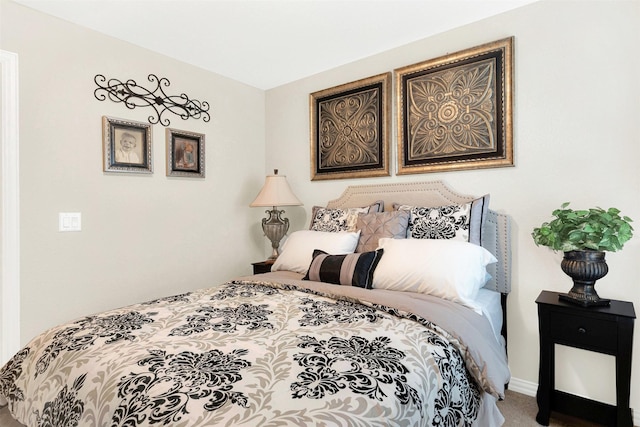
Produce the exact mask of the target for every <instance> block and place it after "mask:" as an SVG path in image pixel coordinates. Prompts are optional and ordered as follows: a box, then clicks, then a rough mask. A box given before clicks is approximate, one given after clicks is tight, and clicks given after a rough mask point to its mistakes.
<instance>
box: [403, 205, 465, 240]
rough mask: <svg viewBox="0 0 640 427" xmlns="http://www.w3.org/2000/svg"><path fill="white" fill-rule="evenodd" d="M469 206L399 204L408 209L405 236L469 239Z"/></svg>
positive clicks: (413, 237) (414, 237)
mask: <svg viewBox="0 0 640 427" xmlns="http://www.w3.org/2000/svg"><path fill="white" fill-rule="evenodd" d="M469 208H470V204H466V205H449V206H440V207H419V206H400V208H399V209H402V210H409V211H410V212H411V216H410V218H409V227H408V229H407V237H409V238H412V239H457V240H464V241H468V240H469V221H470V216H469Z"/></svg>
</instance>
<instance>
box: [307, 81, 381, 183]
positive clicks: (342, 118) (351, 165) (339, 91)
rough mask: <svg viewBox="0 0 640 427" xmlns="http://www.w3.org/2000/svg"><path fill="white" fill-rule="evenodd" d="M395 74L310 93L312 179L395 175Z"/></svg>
mask: <svg viewBox="0 0 640 427" xmlns="http://www.w3.org/2000/svg"><path fill="white" fill-rule="evenodd" d="M390 95H391V73H385V74H380V75H377V76H373V77H369V78H366V79H362V80H358V81H355V82H351V83H347V84H344V85H341V86H336V87H333V88H330V89H325V90H322V91H319V92H314V93H312V94H311V95H310V100H309V102H310V106H309V110H310V116H311V117H310V133H311V135H310V142H311V180H312V181H315V180H324V179H343V178H363V177H374V176H388V175H389V138H390V136H389V119H390V112H389V109H390V108H389V99H390Z"/></svg>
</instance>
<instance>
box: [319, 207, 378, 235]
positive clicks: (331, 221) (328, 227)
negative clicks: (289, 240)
mask: <svg viewBox="0 0 640 427" xmlns="http://www.w3.org/2000/svg"><path fill="white" fill-rule="evenodd" d="M368 212H369V207H365V208H349V209H329V208H318V209H316V211H315V215H314V216H313V218H312V219H311V230H313V231H325V232H339V231H354V230H355V227H356V223H357V222H358V214H360V213H368Z"/></svg>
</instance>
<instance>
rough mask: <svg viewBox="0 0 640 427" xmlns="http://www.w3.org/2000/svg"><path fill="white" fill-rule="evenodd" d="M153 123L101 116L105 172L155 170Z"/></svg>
mask: <svg viewBox="0 0 640 427" xmlns="http://www.w3.org/2000/svg"><path fill="white" fill-rule="evenodd" d="M151 147H152V144H151V125H150V124H149V123H143V122H136V121H133V120H126V119H117V118H114V117H107V116H102V167H103V169H102V170H103V171H105V172H109V173H111V172H116V173H145V174H150V173H153V161H152V156H151Z"/></svg>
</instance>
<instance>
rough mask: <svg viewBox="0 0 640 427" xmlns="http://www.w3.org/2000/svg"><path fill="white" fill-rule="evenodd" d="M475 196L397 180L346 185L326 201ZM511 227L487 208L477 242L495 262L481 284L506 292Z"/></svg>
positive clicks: (435, 201) (430, 201)
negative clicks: (488, 278)
mask: <svg viewBox="0 0 640 427" xmlns="http://www.w3.org/2000/svg"><path fill="white" fill-rule="evenodd" d="M475 198H477V196H469V195H464V194H460V193H457V192H456V191H454V190H452V189H451V188H449V187H448V186H447V185H446V184H445V183H444V182H442V181H428V182H410V183H397V184H378V185H356V186H350V187H347V188H346V190H345V191H344V193H342V195H341V196H340V197H339V198H337V199H335V200H331V201H329V203H328V204H327V207H329V208H352V207H360V206H367V205H370V204H371V203H373V202H375V201H376V200H383V201H384V206H385V210H391V209H392V206H393V203H400V204H405V205H415V206H443V205H451V204H461V203H467V202H470V201H472V200H474V199H475ZM510 236H511V229H510V223H509V217H508V216H507V215H504V214H500V213H497V212H495V211H493V210H491V209H489V211H488V213H487V217H486V218H485V221H484V225H483V228H482V238H481V243H482V246H483V247H484V248H486V249H487V250H488V251H489V252H491V253H492V254H494V255H495V257H496V258H497V259H498V262H497V263H495V264H490V265H489V266H488V267H487V270H488V271H489V274H491V280H490V281H489V282H488V283H487V284H486V285H485V288H488V289H492V290H495V291H498V292H500V293H502V294H507V293H509V292H510V291H511V238H510Z"/></svg>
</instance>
